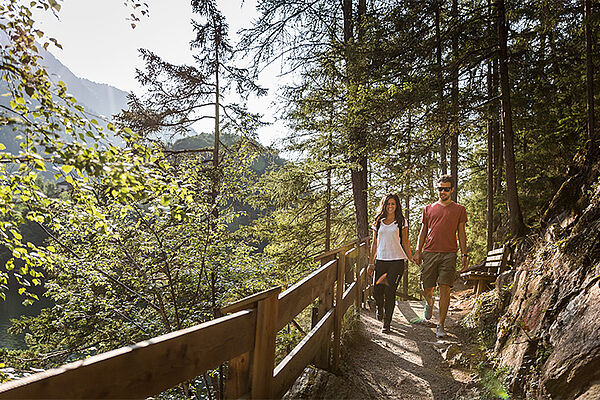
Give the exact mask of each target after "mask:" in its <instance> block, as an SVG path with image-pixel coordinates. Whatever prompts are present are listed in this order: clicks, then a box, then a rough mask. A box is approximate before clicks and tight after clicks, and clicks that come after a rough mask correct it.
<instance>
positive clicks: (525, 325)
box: [495, 157, 600, 400]
mask: <svg viewBox="0 0 600 400" xmlns="http://www.w3.org/2000/svg"><path fill="white" fill-rule="evenodd" d="M599 176H600V162H598V159H597V157H596V159H595V160H594V161H593V162H590V161H589V159H588V162H587V163H583V162H582V166H579V167H575V168H572V169H571V170H570V177H569V178H568V179H567V181H566V182H565V183H564V185H563V186H562V187H561V189H560V190H559V192H558V193H557V195H556V196H555V198H554V200H553V201H552V204H551V205H550V207H549V209H548V212H547V213H546V216H545V218H544V225H545V229H544V231H543V232H542V234H540V235H539V236H538V237H537V238H536V239H534V240H536V241H537V243H535V244H534V245H533V246H531V247H529V248H528V250H521V251H518V252H517V254H520V256H521V258H522V261H521V262H519V263H518V267H517V268H516V269H515V272H514V279H513V285H512V288H511V290H510V302H509V303H508V307H507V309H506V310H505V312H504V314H503V316H502V317H501V318H500V320H499V322H498V327H497V341H496V346H495V354H496V356H498V357H499V360H500V364H501V365H504V366H507V367H508V368H509V369H510V371H511V391H512V392H513V394H514V395H515V396H522V397H526V398H552V399H580V400H582V399H597V398H600V317H599V316H600V179H599ZM529 239H531V238H529Z"/></svg>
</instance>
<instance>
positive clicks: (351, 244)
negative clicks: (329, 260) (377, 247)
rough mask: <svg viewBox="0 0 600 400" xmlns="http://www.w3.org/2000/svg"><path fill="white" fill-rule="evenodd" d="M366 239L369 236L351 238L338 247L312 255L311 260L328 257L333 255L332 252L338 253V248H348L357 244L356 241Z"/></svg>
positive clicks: (359, 241)
mask: <svg viewBox="0 0 600 400" xmlns="http://www.w3.org/2000/svg"><path fill="white" fill-rule="evenodd" d="M368 239H369V237H368V236H365V237H364V238H362V239H355V240H352V241H350V242H346V243H344V244H342V245H340V247H338V248H336V249H333V250H329V251H326V252H324V253H321V254H319V255H317V256H314V257H313V260H314V261H319V260H321V259H322V258H325V257H329V256H332V255H334V254H337V253H339V252H340V249H344V248H350V247H352V246H354V245H355V244H357V243H361V242H364V241H366V240H368Z"/></svg>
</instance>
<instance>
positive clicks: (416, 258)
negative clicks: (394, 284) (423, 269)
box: [413, 250, 422, 265]
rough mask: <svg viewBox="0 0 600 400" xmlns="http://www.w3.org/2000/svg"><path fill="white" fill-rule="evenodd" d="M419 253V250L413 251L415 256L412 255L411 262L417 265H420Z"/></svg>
mask: <svg viewBox="0 0 600 400" xmlns="http://www.w3.org/2000/svg"><path fill="white" fill-rule="evenodd" d="M421 261H422V259H421V252H420V251H419V250H417V251H415V254H413V262H414V263H415V264H417V265H421Z"/></svg>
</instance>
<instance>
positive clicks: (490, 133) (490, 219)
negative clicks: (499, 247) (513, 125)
mask: <svg viewBox="0 0 600 400" xmlns="http://www.w3.org/2000/svg"><path fill="white" fill-rule="evenodd" d="M487 85H488V97H489V98H490V99H492V98H493V97H494V96H493V95H494V84H493V79H492V65H491V61H489V62H488V65H487ZM494 111H495V110H494V106H493V104H492V102H491V101H490V103H489V105H488V115H487V234H486V243H487V246H486V247H487V251H490V250H492V249H493V248H494V169H495V168H494V129H493V123H494V119H495V113H494Z"/></svg>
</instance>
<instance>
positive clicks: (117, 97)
mask: <svg viewBox="0 0 600 400" xmlns="http://www.w3.org/2000/svg"><path fill="white" fill-rule="evenodd" d="M41 56H42V57H43V60H42V61H41V62H40V64H42V65H43V66H45V67H46V69H47V70H48V74H49V75H50V79H51V80H52V81H53V82H54V83H57V82H58V81H63V82H64V83H65V84H66V85H67V90H68V92H69V93H70V94H72V95H73V96H74V97H75V98H76V99H77V101H78V102H79V103H80V104H82V105H83V106H84V107H85V109H86V111H88V112H89V113H91V114H95V115H103V116H106V117H110V116H112V115H115V114H118V113H120V112H121V110H122V109H124V108H126V107H127V92H125V91H123V90H121V89H117V88H116V87H114V86H111V85H107V84H104V83H96V82H92V81H90V80H88V79H85V78H79V77H77V76H76V75H75V74H73V73H72V72H71V71H70V70H69V68H67V67H66V66H65V65H63V64H62V63H61V62H60V61H58V59H57V58H56V57H54V56H53V55H52V53H50V52H48V51H44V50H43V51H42V52H41Z"/></svg>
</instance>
